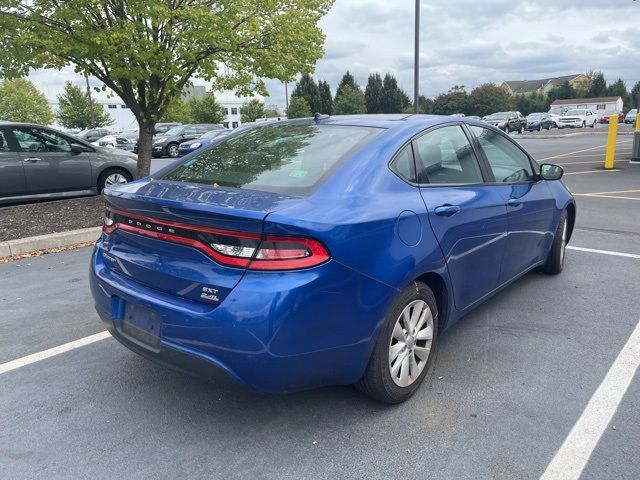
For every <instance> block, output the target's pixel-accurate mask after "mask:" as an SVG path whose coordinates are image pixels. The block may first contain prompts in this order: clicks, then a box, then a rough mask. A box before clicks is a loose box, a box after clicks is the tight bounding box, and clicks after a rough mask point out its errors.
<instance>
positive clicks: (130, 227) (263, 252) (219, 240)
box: [102, 209, 330, 270]
mask: <svg viewBox="0 0 640 480" xmlns="http://www.w3.org/2000/svg"><path fill="white" fill-rule="evenodd" d="M116 229H121V230H125V231H128V232H131V233H136V234H139V235H145V236H147V237H151V238H156V239H159V240H166V241H168V242H173V243H179V244H182V245H188V246H190V247H194V248H196V249H198V250H200V251H201V252H203V253H204V254H206V255H208V256H209V257H211V258H213V259H214V260H215V261H216V262H218V263H220V264H222V265H226V266H228V267H237V268H248V269H250V270H296V269H300V268H309V267H314V266H316V265H320V264H321V263H324V262H326V261H327V260H329V257H330V255H329V252H328V250H327V249H326V248H325V247H324V245H322V243H320V242H319V241H317V240H313V239H310V238H305V237H285V236H272V235H260V234H254V233H245V232H233V231H230V230H220V229H216V228H210V227H201V226H198V225H191V224H185V223H178V222H170V221H167V220H160V219H155V218H150V217H142V216H139V215H132V214H130V213H128V212H120V211H117V210H112V209H107V212H106V214H105V217H104V224H103V226H102V231H103V232H104V233H106V234H107V235H108V234H111V233H113V231H114V230H116Z"/></svg>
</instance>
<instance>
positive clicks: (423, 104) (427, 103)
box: [418, 95, 433, 114]
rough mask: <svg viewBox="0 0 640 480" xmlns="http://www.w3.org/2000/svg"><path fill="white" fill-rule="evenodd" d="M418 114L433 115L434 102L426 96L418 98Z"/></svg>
mask: <svg viewBox="0 0 640 480" xmlns="http://www.w3.org/2000/svg"><path fill="white" fill-rule="evenodd" d="M418 113H426V114H430V113H433V100H431V99H430V98H427V97H425V96H424V95H420V96H419V97H418Z"/></svg>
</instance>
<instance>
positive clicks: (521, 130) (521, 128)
mask: <svg viewBox="0 0 640 480" xmlns="http://www.w3.org/2000/svg"><path fill="white" fill-rule="evenodd" d="M518 133H519V134H520V135H522V134H523V133H524V125H520V128H519V129H518Z"/></svg>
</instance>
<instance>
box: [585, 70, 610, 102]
mask: <svg viewBox="0 0 640 480" xmlns="http://www.w3.org/2000/svg"><path fill="white" fill-rule="evenodd" d="M592 75H593V76H592V77H591V84H590V85H589V90H587V97H589V98H593V97H604V96H606V95H607V81H606V80H605V79H604V75H603V74H602V72H593V74H592Z"/></svg>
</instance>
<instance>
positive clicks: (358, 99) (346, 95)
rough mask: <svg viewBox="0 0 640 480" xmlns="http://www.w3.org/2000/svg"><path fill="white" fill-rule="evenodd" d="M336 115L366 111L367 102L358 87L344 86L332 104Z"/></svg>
mask: <svg viewBox="0 0 640 480" xmlns="http://www.w3.org/2000/svg"><path fill="white" fill-rule="evenodd" d="M333 110H334V112H335V114H336V115H351V114H357V113H367V103H366V101H365V99H364V93H362V91H361V90H360V89H359V88H353V87H350V86H345V87H344V88H343V89H342V92H341V93H340V96H339V97H338V98H336V101H335V102H334V104H333Z"/></svg>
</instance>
